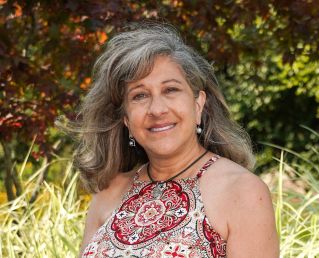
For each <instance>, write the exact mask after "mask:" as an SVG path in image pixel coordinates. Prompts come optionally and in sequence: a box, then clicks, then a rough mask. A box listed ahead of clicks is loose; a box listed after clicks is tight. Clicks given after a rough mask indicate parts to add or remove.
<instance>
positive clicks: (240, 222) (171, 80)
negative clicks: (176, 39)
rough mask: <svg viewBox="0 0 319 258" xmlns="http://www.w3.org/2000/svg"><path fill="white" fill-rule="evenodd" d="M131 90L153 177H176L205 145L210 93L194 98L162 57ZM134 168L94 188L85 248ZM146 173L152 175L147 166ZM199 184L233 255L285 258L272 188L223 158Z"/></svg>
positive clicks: (129, 104) (132, 123) (133, 117)
mask: <svg viewBox="0 0 319 258" xmlns="http://www.w3.org/2000/svg"><path fill="white" fill-rule="evenodd" d="M127 92H128V93H127V96H126V100H125V101H126V103H125V104H126V113H127V116H126V117H125V118H124V123H125V125H126V126H127V127H128V129H129V131H130V133H131V134H132V135H133V136H134V138H135V139H136V140H137V141H138V142H139V144H140V145H141V146H143V148H144V149H145V151H146V153H147V154H148V157H149V160H150V168H151V174H152V177H153V178H154V179H155V180H166V179H168V178H170V177H171V176H173V175H175V174H176V173H178V172H179V171H181V170H182V169H183V168H185V167H186V166H187V165H188V164H190V163H191V162H192V161H193V160H195V159H196V158H197V157H198V156H199V155H201V154H202V153H203V152H204V151H205V149H204V148H203V147H202V146H201V145H200V144H199V143H198V141H197V136H196V132H195V128H196V124H199V122H200V117H201V112H202V110H203V107H204V104H205V101H206V96H205V92H203V91H201V92H200V93H199V95H198V96H197V97H195V96H194V94H193V92H192V90H191V88H190V86H189V85H188V83H187V82H186V79H185V77H184V75H183V73H182V72H181V70H180V68H179V66H178V65H177V64H176V63H174V62H173V61H172V60H171V59H170V58H169V57H165V56H161V57H158V58H157V59H156V61H155V64H154V68H153V70H152V72H151V73H150V74H149V75H148V76H147V77H145V78H143V79H141V80H139V81H137V82H134V83H131V84H129V85H128V91H127ZM154 128H157V130H160V131H156V130H155V131H154ZM159 128H161V129H159ZM161 130H162V131H161ZM212 155H213V153H210V152H209V153H207V154H206V155H205V156H204V157H203V158H202V159H201V160H200V161H199V162H198V163H196V164H195V165H194V166H193V167H192V168H191V169H189V170H188V171H186V172H185V173H183V174H182V175H181V176H179V177H178V178H185V177H191V176H194V175H195V174H196V172H197V171H198V169H200V168H201V166H203V164H204V163H205V162H206V161H207V160H208V159H209V158H210V157H211V156H212ZM135 172H136V171H131V172H129V173H119V174H118V175H117V176H116V177H115V178H114V179H113V181H112V182H111V185H110V187H109V188H107V189H105V190H103V191H101V192H99V193H97V194H95V195H93V199H92V202H91V204H90V208H89V211H88V215H87V221H86V226H85V232H84V238H83V242H82V248H81V253H82V252H83V250H84V248H85V246H86V245H87V244H89V242H90V240H91V238H92V237H93V235H94V233H95V232H96V231H97V229H98V228H99V227H100V226H101V225H103V224H104V223H105V221H106V220H107V219H108V218H109V216H110V214H111V212H112V211H113V210H114V209H116V208H117V207H118V205H120V203H121V199H122V197H123V195H124V194H125V193H126V192H127V190H128V188H129V187H130V185H131V184H132V178H133V176H134V174H135ZM140 180H144V181H149V178H148V176H147V173H146V169H145V168H142V170H141V172H140ZM200 190H201V194H202V198H203V202H204V206H205V212H206V215H207V217H208V219H209V221H210V223H211V224H212V225H213V227H214V229H215V230H216V231H217V232H219V234H220V235H221V237H222V238H223V239H224V240H226V241H227V249H226V253H227V257H228V258H241V257H245V258H247V257H252V258H263V257H265V258H275V257H279V244H278V237H277V233H276V227H275V219H274V211H273V206H272V202H271V197H270V193H269V190H268V188H267V186H266V185H265V184H264V183H263V182H262V181H261V180H260V179H259V178H258V177H257V176H255V175H253V174H252V173H251V172H250V171H248V170H247V169H245V168H244V167H242V166H240V165H238V164H236V163H234V162H233V161H231V160H229V159H227V158H220V159H218V160H217V161H216V162H215V163H214V164H213V165H212V166H210V167H209V169H208V170H207V172H206V173H205V174H204V175H203V176H202V177H201V179H200Z"/></svg>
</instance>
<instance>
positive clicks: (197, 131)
mask: <svg viewBox="0 0 319 258" xmlns="http://www.w3.org/2000/svg"><path fill="white" fill-rule="evenodd" d="M202 131H203V129H202V128H201V127H200V126H199V125H197V126H196V133H197V134H201V133H202Z"/></svg>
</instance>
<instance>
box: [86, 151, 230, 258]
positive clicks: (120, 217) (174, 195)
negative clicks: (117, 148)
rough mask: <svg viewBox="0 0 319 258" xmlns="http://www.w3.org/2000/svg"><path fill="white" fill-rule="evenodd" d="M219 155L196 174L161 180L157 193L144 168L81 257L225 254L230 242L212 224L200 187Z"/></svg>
mask: <svg viewBox="0 0 319 258" xmlns="http://www.w3.org/2000/svg"><path fill="white" fill-rule="evenodd" d="M218 158H220V156H218V155H214V156H213V157H212V158H210V159H209V160H208V161H207V162H206V163H205V164H204V166H203V167H202V168H201V169H200V170H199V171H198V173H197V175H196V177H190V178H183V179H176V180H172V181H169V182H167V183H165V184H159V186H160V188H161V189H160V191H159V194H156V195H154V189H155V188H156V187H158V185H157V183H151V182H146V181H141V180H139V172H140V170H141V168H140V169H139V170H138V171H137V173H136V175H135V177H134V180H133V184H132V186H131V188H130V189H129V191H128V192H127V193H126V194H125V196H124V198H123V200H122V203H121V204H120V206H119V207H118V208H117V209H116V210H114V211H113V213H112V214H111V216H110V218H109V219H107V221H106V222H105V223H104V225H102V226H101V227H100V228H99V229H98V231H97V232H96V233H95V234H94V236H93V238H92V240H91V242H90V243H89V244H88V245H87V246H86V248H85V250H84V252H83V256H82V257H86V258H88V257H90V258H93V257H94V258H97V257H125V258H126V257H145V258H146V257H151V258H168V257H185V258H186V257H190V258H195V257H196V258H203V257H215V258H224V257H226V241H225V240H223V239H222V237H221V236H220V235H219V234H218V232H216V231H215V230H214V228H213V227H212V226H211V224H210V223H209V221H208V219H207V217H206V215H205V211H204V206H203V201H202V198H201V193H200V190H199V178H200V177H201V176H202V175H203V173H205V171H206V170H207V168H208V167H209V166H210V165H212V164H213V163H214V162H215V161H216V160H217V159H218ZM154 196H155V197H154Z"/></svg>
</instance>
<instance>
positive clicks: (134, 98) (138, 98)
mask: <svg viewBox="0 0 319 258" xmlns="http://www.w3.org/2000/svg"><path fill="white" fill-rule="evenodd" d="M146 97H147V95H146V94H145V93H137V94H135V95H134V96H133V97H132V99H133V100H141V99H144V98H146Z"/></svg>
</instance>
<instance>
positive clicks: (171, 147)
mask: <svg viewBox="0 0 319 258" xmlns="http://www.w3.org/2000/svg"><path fill="white" fill-rule="evenodd" d="M176 146H177V144H172V143H170V144H157V145H156V146H148V147H147V148H145V150H146V152H147V153H150V154H151V155H156V156H169V155H171V154H174V153H175V152H176V151H177V150H178V148H176ZM181 147H182V146H181Z"/></svg>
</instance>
